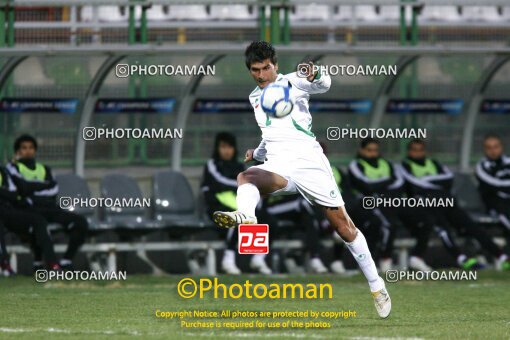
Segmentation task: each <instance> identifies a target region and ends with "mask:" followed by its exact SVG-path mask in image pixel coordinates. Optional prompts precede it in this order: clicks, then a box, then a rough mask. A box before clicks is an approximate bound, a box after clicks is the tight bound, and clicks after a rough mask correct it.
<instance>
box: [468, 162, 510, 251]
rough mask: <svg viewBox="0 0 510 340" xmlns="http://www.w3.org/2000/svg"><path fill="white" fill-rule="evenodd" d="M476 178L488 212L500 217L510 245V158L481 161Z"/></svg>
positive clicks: (477, 166) (477, 167)
mask: <svg viewBox="0 0 510 340" xmlns="http://www.w3.org/2000/svg"><path fill="white" fill-rule="evenodd" d="M476 177H477V179H478V182H479V187H478V190H479V192H480V195H481V197H482V200H483V202H484V204H485V206H486V208H487V210H488V211H489V212H490V213H492V214H495V215H497V216H498V219H499V221H500V222H501V224H502V225H503V227H504V229H503V230H504V233H505V237H506V239H507V244H510V157H508V156H506V155H502V156H501V157H500V158H498V159H495V160H490V159H488V158H483V159H481V160H480V161H479V162H478V164H477V165H476Z"/></svg>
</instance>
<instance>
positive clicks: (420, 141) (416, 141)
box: [407, 138, 425, 151]
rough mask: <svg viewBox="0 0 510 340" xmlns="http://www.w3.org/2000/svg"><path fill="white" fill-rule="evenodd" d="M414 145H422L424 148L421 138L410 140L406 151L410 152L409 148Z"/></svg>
mask: <svg viewBox="0 0 510 340" xmlns="http://www.w3.org/2000/svg"><path fill="white" fill-rule="evenodd" d="M414 144H419V145H423V146H425V141H424V140H423V139H421V138H415V139H413V140H411V141H410V142H409V143H407V150H408V151H409V150H411V146H413V145H414Z"/></svg>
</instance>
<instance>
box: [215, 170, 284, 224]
mask: <svg viewBox="0 0 510 340" xmlns="http://www.w3.org/2000/svg"><path fill="white" fill-rule="evenodd" d="M237 184H238V187H237V196H236V202H237V210H236V211H216V212H215V213H214V215H213V220H214V223H216V224H217V225H218V226H220V227H223V228H235V227H237V226H239V225H240V224H254V223H257V217H256V216H255V208H256V207H257V204H258V203H259V201H260V195H265V194H270V193H272V192H275V191H277V190H280V189H283V188H285V187H286V186H287V184H288V181H287V180H286V179H285V178H283V177H282V176H280V175H277V174H275V173H273V172H270V171H266V170H262V169H259V168H255V167H252V168H249V169H248V170H246V171H243V172H241V173H240V174H239V176H237Z"/></svg>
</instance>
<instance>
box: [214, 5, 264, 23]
mask: <svg viewBox="0 0 510 340" xmlns="http://www.w3.org/2000/svg"><path fill="white" fill-rule="evenodd" d="M210 10H211V16H210V18H211V19H215V20H249V19H255V18H256V17H257V14H256V12H252V13H250V10H249V7H248V6H246V5H211V8H210Z"/></svg>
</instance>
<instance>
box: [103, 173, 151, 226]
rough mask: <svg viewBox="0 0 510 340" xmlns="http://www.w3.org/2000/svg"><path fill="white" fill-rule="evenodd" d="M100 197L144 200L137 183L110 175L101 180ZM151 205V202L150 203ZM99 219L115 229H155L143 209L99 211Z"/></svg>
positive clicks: (105, 209)
mask: <svg viewBox="0 0 510 340" xmlns="http://www.w3.org/2000/svg"><path fill="white" fill-rule="evenodd" d="M101 195H102V197H104V198H112V199H123V198H124V199H130V198H132V199H139V200H140V201H141V200H143V199H144V197H143V195H142V191H141V190H140V187H139V186H138V183H136V181H135V180H134V179H133V178H131V177H128V176H126V175H122V174H111V175H107V176H105V177H103V179H102V180H101ZM151 203H152V202H151ZM100 213H101V214H100V215H101V219H102V220H103V221H104V222H106V223H108V224H110V225H112V226H113V227H115V228H126V229H137V230H139V229H142V230H144V229H145V230H147V229H150V228H153V227H155V226H156V225H155V223H154V222H153V221H151V220H150V219H148V218H147V216H146V215H147V210H146V209H145V208H144V207H129V208H122V209H114V208H103V209H100Z"/></svg>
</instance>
